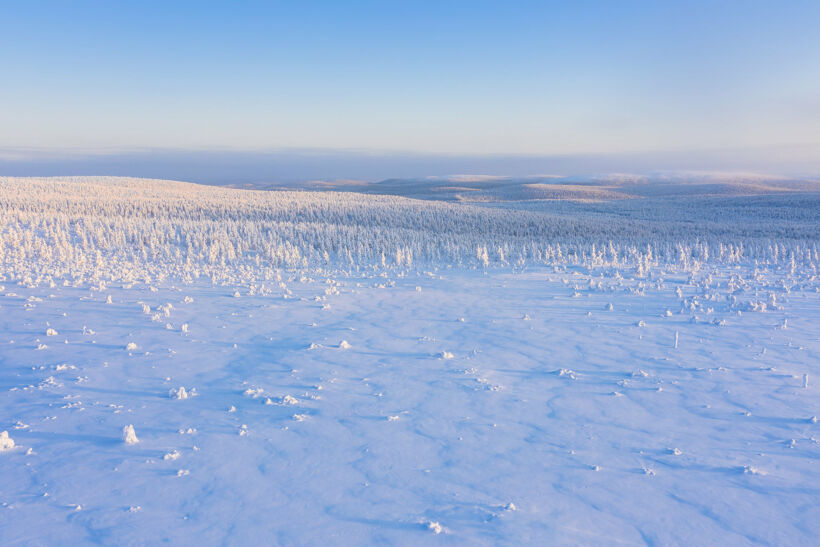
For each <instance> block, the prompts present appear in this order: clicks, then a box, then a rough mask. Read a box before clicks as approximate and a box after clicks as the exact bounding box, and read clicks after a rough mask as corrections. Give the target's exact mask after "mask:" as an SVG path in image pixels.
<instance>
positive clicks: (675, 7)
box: [0, 0, 820, 161]
mask: <svg viewBox="0 0 820 547" xmlns="http://www.w3.org/2000/svg"><path fill="white" fill-rule="evenodd" d="M819 28H820V2H817V1H810V2H809V1H805V2H790V1H784V2H758V1H753V0H749V1H736V2H732V1H724V2H721V1H710V2H700V1H685V2H684V1H680V2H661V1H657V2H629V1H617V2H615V1H600V2H594V1H573V2H481V1H475V0H473V1H470V2H454V1H453V2H442V1H439V2H420V1H415V2H241V3H238V2H237V3H231V2H151V1H141V2H130V3H129V2H110V1H108V2H81V1H78V2H67V1H64V2H37V1H29V2H6V3H4V5H3V8H2V16H1V17H0V74H2V80H3V82H2V84H0V104H1V105H2V107H0V149H4V150H6V155H8V154H9V152H8V150H19V149H38V150H50V149H82V150H86V151H88V150H97V151H99V150H113V149H117V150H126V149H129V150H130V149H145V148H151V149H186V150H192V149H216V150H222V151H225V150H234V151H249V150H250V151H260V150H280V149H313V150H316V149H320V150H321V149H341V150H358V151H377V152H378V153H386V151H391V153H392V152H412V153H418V154H455V155H462V156H469V155H492V154H496V155H497V154H501V155H511V154H512V155H515V154H524V155H530V156H538V155H543V156H555V155H602V154H603V155H618V154H627V155H628V154H644V153H654V152H659V153H660V152H663V153H669V152H673V153H684V152H688V151H691V152H692V153H701V152H704V151H705V152H708V153H713V152H714V151H720V150H724V149H726V150H751V151H754V152H753V154H759V153H768V154H771V155H776V154H779V153H780V152H778V151H784V150H786V151H788V154H793V155H794V154H796V155H797V156H799V157H800V158H802V160H804V161H805V160H809V161H811V160H815V159H820V157H819V156H820V153H818V150H820V32H818V29H819Z"/></svg>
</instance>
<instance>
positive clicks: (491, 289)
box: [0, 177, 820, 545]
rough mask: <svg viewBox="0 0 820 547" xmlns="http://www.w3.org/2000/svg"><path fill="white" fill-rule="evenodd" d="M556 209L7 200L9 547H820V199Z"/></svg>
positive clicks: (587, 204) (329, 201)
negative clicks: (818, 545)
mask: <svg viewBox="0 0 820 547" xmlns="http://www.w3.org/2000/svg"><path fill="white" fill-rule="evenodd" d="M461 182H469V181H461ZM528 184H530V185H532V186H535V188H532V189H531V190H532V191H533V192H536V193H537V192H542V191H547V190H549V191H550V192H557V193H554V194H550V196H551V197H550V198H549V199H546V198H545V199H546V201H542V200H541V198H534V199H527V200H522V201H516V202H514V203H498V202H492V203H484V204H466V203H449V202H444V201H419V200H413V199H408V198H404V197H399V196H389V195H367V194H363V193H349V192H305V191H290V192H263V191H250V190H235V189H227V188H214V187H207V186H199V185H195V184H188V183H181V182H169V181H157V180H139V179H116V178H62V179H14V178H2V177H0V287H2V288H0V393H2V394H3V395H2V397H0V432H2V434H0V476H2V477H3V479H2V481H0V543H3V544H9V545H25V544H83V543H102V544H111V545H121V544H156V543H160V542H171V543H173V544H194V543H196V544H204V545H212V544H235V545H246V544H251V543H262V544H278V545H327V544H347V545H361V544H398V545H419V544H430V545H436V544H448V545H449V544H455V545H494V544H506V545H520V544H601V545H611V544H614V543H626V544H645V543H649V544H749V543H768V544H791V545H794V544H811V543H813V542H815V541H816V538H817V537H818V535H820V509H818V508H820V486H818V484H820V468H818V462H819V461H820V424H818V418H820V387H818V386H820V380H818V378H820V327H818V325H820V279H818V271H817V269H818V267H820V255H818V251H820V250H819V249H818V245H819V244H820V194H818V193H816V192H812V191H809V190H807V189H806V188H800V189H791V190H789V191H778V192H772V193H764V194H756V195H728V196H727V195H714V194H708V195H707V194H703V193H688V194H686V195H681V194H679V195H675V196H673V197H668V196H667V197H663V196H650V195H649V192H647V193H646V195H644V196H639V197H634V196H633V197H630V198H628V199H626V198H622V197H621V196H613V195H612V194H610V193H607V192H610V191H611V192H621V191H622V190H607V191H603V190H595V192H596V193H595V194H594V199H583V200H577V199H575V198H576V197H577V195H576V194H575V193H574V192H575V191H576V189H571V190H572V191H571V192H569V190H567V189H566V188H557V189H556V188H552V189H544V188H542V187H541V186H539V185H540V184H542V183H536V182H530V183H528ZM607 184H610V185H612V183H611V181H610V182H608V183H607ZM619 184H620V183H619ZM565 191H567V192H569V194H563V193H562V192H565ZM684 194H685V193H684Z"/></svg>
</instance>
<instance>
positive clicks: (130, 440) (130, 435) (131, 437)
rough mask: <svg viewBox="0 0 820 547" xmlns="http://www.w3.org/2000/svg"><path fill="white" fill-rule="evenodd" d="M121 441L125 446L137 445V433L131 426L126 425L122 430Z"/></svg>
mask: <svg viewBox="0 0 820 547" xmlns="http://www.w3.org/2000/svg"><path fill="white" fill-rule="evenodd" d="M122 440H123V441H124V442H125V444H137V443H138V442H140V440H139V439H138V438H137V433H136V431H134V426H133V425H130V424H129V425H127V426H125V427H123V428H122Z"/></svg>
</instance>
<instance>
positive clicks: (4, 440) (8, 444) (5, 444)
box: [0, 431, 14, 452]
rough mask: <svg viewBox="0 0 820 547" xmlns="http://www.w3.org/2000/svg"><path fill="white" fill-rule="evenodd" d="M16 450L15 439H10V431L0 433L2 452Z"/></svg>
mask: <svg viewBox="0 0 820 547" xmlns="http://www.w3.org/2000/svg"><path fill="white" fill-rule="evenodd" d="M12 448H14V439H12V438H11V437H9V432H8V431H0V452H3V451H5V450H11V449H12Z"/></svg>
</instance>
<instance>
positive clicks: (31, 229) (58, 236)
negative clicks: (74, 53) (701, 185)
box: [0, 178, 820, 284]
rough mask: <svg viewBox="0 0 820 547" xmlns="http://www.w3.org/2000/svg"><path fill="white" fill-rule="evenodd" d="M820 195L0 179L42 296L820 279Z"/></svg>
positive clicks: (0, 209) (14, 245) (2, 259)
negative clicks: (484, 270)
mask: <svg viewBox="0 0 820 547" xmlns="http://www.w3.org/2000/svg"><path fill="white" fill-rule="evenodd" d="M818 195H820V194H818V193H801V192H796V193H787V194H778V195H774V196H758V197H734V196H733V197H730V198H725V197H723V198H711V199H709V198H704V197H702V196H697V195H696V196H692V197H680V196H676V197H675V198H672V199H634V200H618V201H609V202H604V203H603V204H602V203H600V202H597V201H593V202H578V201H573V202H566V201H557V202H556V201H550V202H544V201H529V202H523V204H524V205H523V206H517V207H516V206H513V207H497V206H496V207H479V206H475V205H462V204H451V203H443V202H430V201H417V200H409V199H405V198H401V197H396V196H377V195H363V194H355V193H341V192H332V193H331V192H295V191H294V192H263V191H247V190H246V191H240V190H234V189H222V188H214V187H208V186H201V185H195V184H188V183H181V182H170V181H156V180H139V179H121V178H56V179H14V178H0V223H1V224H0V237H2V239H1V240H0V264H2V269H3V272H4V273H5V274H6V275H8V276H11V277H12V278H15V279H24V280H29V281H31V282H32V283H35V284H37V283H40V282H42V281H44V280H48V279H61V280H64V279H70V280H71V281H76V282H82V281H83V280H89V281H96V280H104V281H124V282H135V281H140V280H141V281H151V280H154V279H157V280H160V281H161V280H163V279H166V278H168V277H172V278H176V279H180V280H187V281H190V280H193V279H196V278H199V277H201V276H206V277H209V278H212V279H214V280H216V281H221V280H230V281H231V282H233V283H242V282H245V283H253V282H257V281H260V280H264V279H269V278H270V275H271V271H272V269H276V268H307V267H332V268H341V269H348V270H349V269H361V268H371V267H388V266H389V267H399V268H402V267H413V266H414V265H419V266H422V265H428V266H448V265H457V266H466V267H477V266H481V267H486V266H490V265H493V266H497V265H501V266H504V265H517V266H525V265H555V264H562V265H582V266H603V265H607V266H612V267H640V268H641V269H642V271H643V270H645V269H647V268H650V267H652V266H654V265H658V264H663V265H670V266H674V267H677V268H683V269H685V270H691V269H697V268H698V267H700V265H702V264H704V263H715V264H739V263H745V264H753V263H754V264H762V265H768V266H772V267H780V266H784V265H787V266H789V267H794V268H808V269H813V268H815V267H816V265H817V264H818V263H820V255H818V249H817V241H818V237H820V199H818ZM545 203H546V204H548V205H545Z"/></svg>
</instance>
